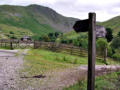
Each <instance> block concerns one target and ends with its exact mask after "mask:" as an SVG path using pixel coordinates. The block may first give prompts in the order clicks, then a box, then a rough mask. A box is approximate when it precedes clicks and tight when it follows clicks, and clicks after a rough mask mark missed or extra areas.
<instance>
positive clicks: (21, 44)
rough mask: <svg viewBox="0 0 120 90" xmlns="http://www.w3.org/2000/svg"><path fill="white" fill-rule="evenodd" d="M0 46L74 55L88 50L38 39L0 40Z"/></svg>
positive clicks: (86, 52)
mask: <svg viewBox="0 0 120 90" xmlns="http://www.w3.org/2000/svg"><path fill="white" fill-rule="evenodd" d="M0 47H4V48H10V49H15V48H22V49H25V48H35V49H39V48H41V49H47V50H51V51H53V52H62V53H66V54H71V55H76V56H83V57H87V56H88V51H87V50H85V49H83V48H81V47H77V46H73V45H67V44H61V43H55V42H40V41H21V40H5V39H4V40H3V39H2V40H0ZM102 58H103V57H101V56H99V55H97V59H102Z"/></svg>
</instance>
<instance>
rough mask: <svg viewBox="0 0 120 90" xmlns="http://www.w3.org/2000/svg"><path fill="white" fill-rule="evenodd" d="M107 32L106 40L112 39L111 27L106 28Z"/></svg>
mask: <svg viewBox="0 0 120 90" xmlns="http://www.w3.org/2000/svg"><path fill="white" fill-rule="evenodd" d="M106 31H107V34H106V39H107V41H108V42H111V41H112V39H113V35H112V29H111V28H106Z"/></svg>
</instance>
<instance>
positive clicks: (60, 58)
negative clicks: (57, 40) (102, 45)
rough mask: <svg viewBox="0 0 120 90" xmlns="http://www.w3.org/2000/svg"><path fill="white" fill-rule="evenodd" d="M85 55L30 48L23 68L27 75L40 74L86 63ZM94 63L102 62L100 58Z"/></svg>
mask: <svg viewBox="0 0 120 90" xmlns="http://www.w3.org/2000/svg"><path fill="white" fill-rule="evenodd" d="M87 63H88V58H87V57H79V56H73V55H69V54H64V53H56V52H52V51H47V50H39V49H31V50H29V51H28V55H26V56H25V58H24V69H23V70H22V72H27V74H28V75H33V74H42V73H46V72H49V71H55V70H61V69H65V68H71V67H76V66H79V65H87ZM96 64H99V65H101V64H104V63H103V62H102V61H101V60H98V59H97V60H96Z"/></svg>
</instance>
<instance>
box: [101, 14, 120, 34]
mask: <svg viewBox="0 0 120 90" xmlns="http://www.w3.org/2000/svg"><path fill="white" fill-rule="evenodd" d="M100 24H101V25H103V26H105V27H106V28H112V29H113V33H114V35H116V34H117V33H118V32H120V16H117V17H114V18H112V19H110V20H108V21H105V22H102V23H100Z"/></svg>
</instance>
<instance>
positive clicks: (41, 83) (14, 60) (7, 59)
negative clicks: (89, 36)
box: [0, 50, 120, 90]
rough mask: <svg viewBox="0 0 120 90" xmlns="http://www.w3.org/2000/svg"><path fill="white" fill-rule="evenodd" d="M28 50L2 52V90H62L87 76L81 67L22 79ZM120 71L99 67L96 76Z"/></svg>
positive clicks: (117, 68)
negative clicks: (20, 71) (21, 71)
mask: <svg viewBox="0 0 120 90" xmlns="http://www.w3.org/2000/svg"><path fill="white" fill-rule="evenodd" d="M26 52H27V50H24V52H22V53H20V54H19V55H16V53H18V51H17V50H13V51H10V50H0V90H62V88H63V87H67V86H70V85H72V84H74V83H76V82H77V81H78V80H81V79H84V78H85V77H86V75H87V66H85V65H83V66H79V67H74V68H70V69H64V70H61V71H55V72H51V73H49V74H46V77H45V78H20V77H21V76H20V73H19V71H18V70H19V69H21V68H22V65H23V56H24V54H26ZM117 70H120V66H113V65H111V66H109V65H108V66H106V65H104V66H103V65H97V66H96V75H101V74H105V73H106V72H107V73H108V72H113V71H117Z"/></svg>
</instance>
